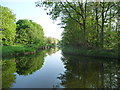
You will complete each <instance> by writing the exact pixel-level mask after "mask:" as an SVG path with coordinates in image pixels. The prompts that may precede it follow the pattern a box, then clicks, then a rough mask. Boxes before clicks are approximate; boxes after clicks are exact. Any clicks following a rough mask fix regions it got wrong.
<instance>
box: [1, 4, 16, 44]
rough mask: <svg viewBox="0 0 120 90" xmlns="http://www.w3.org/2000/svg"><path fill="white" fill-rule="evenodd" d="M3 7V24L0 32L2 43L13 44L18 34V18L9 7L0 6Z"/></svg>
mask: <svg viewBox="0 0 120 90" xmlns="http://www.w3.org/2000/svg"><path fill="white" fill-rule="evenodd" d="M0 9H1V11H2V12H1V25H0V33H2V37H1V39H2V44H3V45H13V44H14V40H15V35H16V24H15V21H16V18H15V14H13V13H12V11H11V10H10V9H9V8H7V7H3V6H0Z"/></svg>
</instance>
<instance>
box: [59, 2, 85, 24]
mask: <svg viewBox="0 0 120 90" xmlns="http://www.w3.org/2000/svg"><path fill="white" fill-rule="evenodd" d="M60 3H61V5H62V6H63V7H64V8H65V10H66V12H67V13H68V15H69V17H70V18H71V19H73V20H75V21H76V22H77V23H79V24H80V25H83V24H82V23H80V22H79V20H77V19H75V18H73V17H72V16H71V14H70V12H69V11H68V10H67V8H66V7H65V6H64V4H63V3H62V2H60Z"/></svg>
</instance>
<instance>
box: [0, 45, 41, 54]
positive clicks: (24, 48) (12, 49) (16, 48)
mask: <svg viewBox="0 0 120 90" xmlns="http://www.w3.org/2000/svg"><path fill="white" fill-rule="evenodd" d="M39 47H40V45H35V44H32V45H20V44H19V45H12V46H2V56H8V55H15V54H16V53H25V52H35V51H37V50H38V48H39Z"/></svg>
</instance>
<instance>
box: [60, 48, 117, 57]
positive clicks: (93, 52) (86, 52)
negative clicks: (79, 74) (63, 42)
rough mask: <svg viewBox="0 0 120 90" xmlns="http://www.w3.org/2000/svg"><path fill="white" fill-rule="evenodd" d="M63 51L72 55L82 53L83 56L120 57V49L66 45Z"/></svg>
mask: <svg viewBox="0 0 120 90" xmlns="http://www.w3.org/2000/svg"><path fill="white" fill-rule="evenodd" d="M62 51H63V53H66V54H71V55H82V56H91V57H98V58H116V59H119V55H118V54H119V51H118V50H107V49H85V48H73V47H64V48H62Z"/></svg>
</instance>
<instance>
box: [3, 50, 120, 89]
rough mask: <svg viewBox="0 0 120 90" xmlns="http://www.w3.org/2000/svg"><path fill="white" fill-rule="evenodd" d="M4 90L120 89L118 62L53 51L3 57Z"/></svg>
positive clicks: (119, 65) (119, 67)
mask: <svg viewBox="0 0 120 90" xmlns="http://www.w3.org/2000/svg"><path fill="white" fill-rule="evenodd" d="M2 69H3V71H2V79H3V81H2V84H3V85H2V86H3V88H120V64H119V63H118V62H117V60H108V59H107V60H105V59H96V58H90V57H82V56H72V55H66V54H64V53H62V51H61V50H58V49H57V48H55V49H50V50H47V51H42V52H39V53H36V54H34V55H28V56H19V57H12V58H3V66H2Z"/></svg>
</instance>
